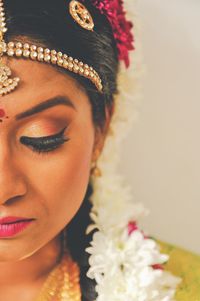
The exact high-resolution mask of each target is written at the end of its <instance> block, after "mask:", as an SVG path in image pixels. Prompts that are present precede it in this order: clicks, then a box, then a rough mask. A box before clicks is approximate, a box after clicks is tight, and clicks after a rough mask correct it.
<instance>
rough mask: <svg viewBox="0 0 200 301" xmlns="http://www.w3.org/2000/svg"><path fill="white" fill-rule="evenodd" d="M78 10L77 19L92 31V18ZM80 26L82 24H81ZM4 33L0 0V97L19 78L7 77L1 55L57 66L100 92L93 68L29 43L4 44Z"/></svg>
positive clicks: (7, 71) (12, 87) (0, 1)
mask: <svg viewBox="0 0 200 301" xmlns="http://www.w3.org/2000/svg"><path fill="white" fill-rule="evenodd" d="M73 2H76V3H78V2H77V1H72V4H73ZM72 4H71V5H72ZM72 8H73V7H72ZM78 9H79V11H78V12H79V18H83V19H84V20H85V21H83V22H85V23H84V24H85V25H84V26H85V28H86V27H87V29H90V28H91V29H92V22H93V21H92V17H91V16H90V15H89V12H88V11H87V10H86V8H85V10H84V8H83V6H81V7H80V5H79V6H78ZM86 12H87V13H86ZM77 16H78V14H77ZM77 18H78V17H77ZM88 18H89V19H88ZM86 24H87V26H86ZM81 25H83V24H82V23H81ZM91 29H90V30H91ZM6 31H7V28H6V23H5V13H4V8H3V1H2V0H0V95H4V94H7V93H9V92H11V91H12V90H14V89H15V88H16V87H17V85H18V82H19V80H20V79H19V77H15V78H13V79H12V78H9V76H10V75H11V70H10V68H9V67H8V66H6V65H5V64H3V63H2V57H3V54H7V55H8V56H10V57H13V56H16V57H23V58H29V59H32V60H37V61H39V62H46V63H51V64H54V65H58V66H60V67H63V68H65V69H67V70H69V71H71V72H74V73H77V74H79V75H81V76H83V77H85V78H87V79H89V80H90V81H91V82H92V83H93V84H94V85H95V86H96V88H97V90H98V91H99V92H102V90H103V86H102V81H101V78H100V76H99V74H98V73H97V72H96V71H95V70H94V69H93V67H91V66H89V65H88V64H86V63H84V62H82V61H79V60H78V59H74V58H73V57H71V56H68V55H67V54H63V53H62V52H60V51H56V50H51V49H48V48H43V47H41V46H37V45H30V44H29V43H22V42H20V41H17V42H12V41H9V42H8V43H6V42H5V41H4V38H3V35H4V33H5V32H6Z"/></svg>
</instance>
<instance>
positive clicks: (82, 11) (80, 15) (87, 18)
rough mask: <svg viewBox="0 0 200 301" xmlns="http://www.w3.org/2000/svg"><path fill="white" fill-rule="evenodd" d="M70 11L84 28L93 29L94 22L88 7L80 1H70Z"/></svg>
mask: <svg viewBox="0 0 200 301" xmlns="http://www.w3.org/2000/svg"><path fill="white" fill-rule="evenodd" d="M69 12H70V14H71V16H72V18H73V19H74V20H75V21H76V22H77V23H78V24H79V25H80V26H81V27H83V28H84V29H87V30H93V28H94V22H93V19H92V16H91V14H90V13H89V11H88V10H87V8H86V7H85V6H84V5H83V4H82V3H80V2H79V1H75V0H72V1H71V2H70V3H69Z"/></svg>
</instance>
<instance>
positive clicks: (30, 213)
mask: <svg viewBox="0 0 200 301" xmlns="http://www.w3.org/2000/svg"><path fill="white" fill-rule="evenodd" d="M9 66H10V67H11V70H12V72H13V76H15V75H16V76H19V77H20V79H21V81H20V83H19V86H18V87H17V88H16V89H15V90H14V91H13V92H11V93H9V94H7V95H5V96H3V97H1V98H0V109H1V110H4V111H5V116H4V117H2V118H1V120H2V122H1V123H0V141H1V143H0V218H2V217H6V216H19V217H24V218H33V219H34V221H33V222H32V223H31V224H30V225H29V226H28V227H27V228H25V229H24V230H23V231H21V232H19V233H18V234H16V235H14V236H12V237H6V238H2V237H0V261H10V260H19V259H22V258H25V257H27V256H30V254H33V253H34V252H36V251H37V250H39V248H41V247H42V246H44V245H45V244H46V243H48V242H49V241H50V240H51V239H53V238H54V237H55V236H56V235H57V234H58V233H59V232H60V231H61V230H62V229H63V228H64V227H65V225H67V224H68V223H69V221H70V220H71V219H72V218H73V216H74V215H75V213H76V212H77V211H78V209H79V207H80V205H81V203H82V201H83V199H84V196H85V193H86V189H87V185H88V181H89V175H90V168H91V160H92V155H93V151H94V145H95V143H96V142H95V141H96V134H95V133H96V131H95V128H94V125H93V122H92V111H91V105H90V103H89V99H88V97H87V96H86V94H85V93H84V92H83V91H81V89H80V88H79V87H78V85H77V84H76V82H75V80H73V79H72V78H71V77H69V76H67V75H65V74H61V73H59V72H58V71H57V70H56V68H55V67H53V66H50V65H48V64H45V63H40V62H32V61H30V60H23V59H18V60H17V59H14V58H13V59H11V60H10V59H9ZM47 101H49V105H50V104H51V107H49V108H47V106H46V109H44V107H43V110H41V108H42V106H41V107H40V108H39V110H32V108H33V107H36V106H38V105H39V104H40V105H41V104H42V103H46V104H47ZM53 101H54V104H55V103H56V101H57V103H59V102H60V104H57V105H54V106H53ZM61 102H65V104H63V103H62V104H61ZM25 111H27V112H29V113H27V114H25V113H23V112H25ZM1 112H2V111H1ZM64 128H65V130H64ZM62 131H63V134H62V133H61V132H62ZM59 133H61V134H59ZM53 135H57V136H58V138H57V139H54V140H53V139H51V140H50V142H46V143H50V144H46V146H45V144H44V143H45V142H44V143H43V144H42V147H44V149H42V148H41V149H39V147H40V146H39V141H38V142H37V140H34V139H38V138H39V137H45V136H53ZM22 136H24V137H30V138H33V139H32V140H28V139H27V138H22ZM65 140H66V141H65ZM56 141H57V142H56ZM56 143H57V144H56ZM57 146H58V147H57ZM45 147H46V148H45ZM51 148H52V149H53V148H54V149H53V150H51ZM39 150H40V151H41V152H40V153H39V152H38V151H39ZM45 150H48V152H43V151H45Z"/></svg>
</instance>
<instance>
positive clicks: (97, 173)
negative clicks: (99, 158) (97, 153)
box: [91, 161, 102, 177]
mask: <svg viewBox="0 0 200 301" xmlns="http://www.w3.org/2000/svg"><path fill="white" fill-rule="evenodd" d="M91 175H92V176H95V177H101V176H102V173H101V170H100V168H99V167H98V166H97V163H96V161H95V162H92V168H91Z"/></svg>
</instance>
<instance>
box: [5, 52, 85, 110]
mask: <svg viewBox="0 0 200 301" xmlns="http://www.w3.org/2000/svg"><path fill="white" fill-rule="evenodd" d="M3 59H4V63H5V64H6V65H8V66H9V67H10V69H11V71H12V75H11V78H12V77H15V76H17V77H19V78H20V82H19V84H18V86H17V87H16V89H15V90H13V91H12V92H11V93H8V94H6V95H4V96H1V97H0V106H1V108H2V107H3V108H5V109H7V111H9V113H10V114H13V115H16V114H17V113H18V112H20V111H23V110H24V109H27V108H29V107H31V106H33V105H35V104H38V103H39V102H40V101H42V100H44V99H48V98H52V97H53V96H56V95H57V94H59V95H60V94H64V95H66V96H67V97H68V98H69V99H71V100H72V101H73V102H74V103H75V105H76V106H83V105H85V104H86V105H89V100H88V97H87V95H86V93H85V92H84V91H83V89H81V88H80V86H79V84H78V83H77V81H76V80H75V79H74V78H72V77H70V76H69V75H68V74H63V73H61V72H59V71H58V69H57V68H55V67H54V66H52V65H50V64H48V63H44V62H38V61H32V60H27V59H21V58H20V59H17V58H7V57H6V58H5V57H4V58H3Z"/></svg>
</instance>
